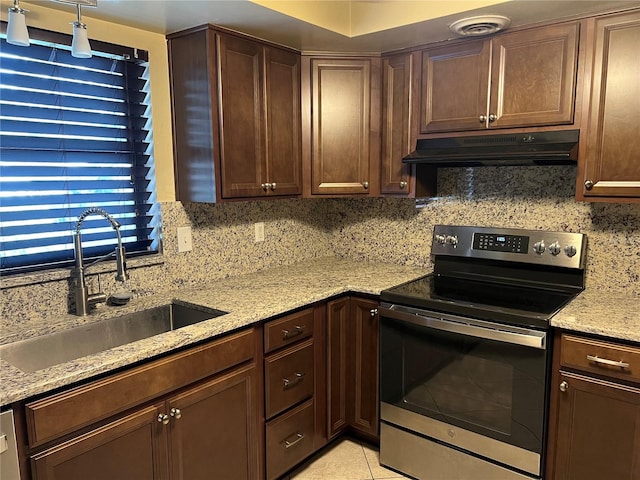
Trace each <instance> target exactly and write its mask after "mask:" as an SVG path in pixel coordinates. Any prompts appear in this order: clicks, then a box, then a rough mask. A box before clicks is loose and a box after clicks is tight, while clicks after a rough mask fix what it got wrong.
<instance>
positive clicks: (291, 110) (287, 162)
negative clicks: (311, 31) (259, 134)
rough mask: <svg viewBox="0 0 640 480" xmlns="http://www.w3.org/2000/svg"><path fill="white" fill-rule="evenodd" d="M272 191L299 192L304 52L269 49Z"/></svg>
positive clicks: (269, 175) (267, 94)
mask: <svg viewBox="0 0 640 480" xmlns="http://www.w3.org/2000/svg"><path fill="white" fill-rule="evenodd" d="M265 82H266V85H265V98H266V105H267V114H266V120H267V123H266V126H265V128H266V132H267V137H268V141H267V145H266V148H267V172H266V177H265V178H266V180H267V183H270V184H271V186H270V187H269V192H270V193H273V194H274V195H298V194H300V193H301V192H302V183H301V177H300V175H301V172H300V169H301V165H302V157H301V144H300V128H301V124H300V55H297V54H295V53H292V52H287V51H284V50H278V49H275V48H269V47H267V48H265Z"/></svg>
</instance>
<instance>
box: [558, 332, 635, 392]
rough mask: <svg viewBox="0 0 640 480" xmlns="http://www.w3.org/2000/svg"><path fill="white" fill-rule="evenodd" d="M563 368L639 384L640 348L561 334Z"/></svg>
mask: <svg viewBox="0 0 640 480" xmlns="http://www.w3.org/2000/svg"><path fill="white" fill-rule="evenodd" d="M561 352H562V354H561V356H560V363H561V365H562V366H563V367H570V368H575V369H578V370H583V371H586V372H592V373H597V374H600V375H606V376H608V377H614V378H619V379H623V380H629V381H632V382H638V383H640V347H632V346H628V345H620V344H616V343H611V342H605V341H601V340H593V339H590V338H580V337H574V336H573V335H566V334H563V335H562V345H561Z"/></svg>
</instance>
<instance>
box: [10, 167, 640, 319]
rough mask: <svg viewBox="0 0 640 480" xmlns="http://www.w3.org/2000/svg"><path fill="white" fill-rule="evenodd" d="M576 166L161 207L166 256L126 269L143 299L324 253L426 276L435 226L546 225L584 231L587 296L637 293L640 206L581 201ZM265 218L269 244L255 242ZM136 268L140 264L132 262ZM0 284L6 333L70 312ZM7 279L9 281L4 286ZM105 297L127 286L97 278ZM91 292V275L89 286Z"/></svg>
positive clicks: (34, 292)
mask: <svg viewBox="0 0 640 480" xmlns="http://www.w3.org/2000/svg"><path fill="white" fill-rule="evenodd" d="M575 174H576V170H575V167H572V166H566V167H560V166H557V167H500V168H495V167H484V168H469V169H441V170H440V171H439V180H438V192H439V196H438V197H437V198H434V199H429V200H425V201H418V202H416V201H415V200H412V199H399V198H374V199H365V198H351V199H295V200H271V201H250V202H232V203H226V204H217V205H214V204H184V205H183V204H182V203H180V202H166V203H163V204H162V205H161V207H162V208H161V210H162V223H163V238H162V243H163V254H162V256H161V258H159V259H158V260H160V261H159V262H156V263H154V264H153V265H149V266H144V267H139V268H131V269H130V274H131V279H130V281H129V284H128V285H127V286H128V288H130V289H133V290H134V291H135V293H136V294H138V295H149V294H153V293H160V292H163V291H167V290H170V289H175V288H181V287H191V286H198V285H203V284H205V283H211V282H212V281H215V280H216V279H220V278H226V277H229V276H236V275H241V274H244V273H251V272H255V271H258V270H263V269H267V268H270V267H273V266H276V265H287V264H293V263H296V262H299V261H302V260H308V259H312V258H319V257H323V256H328V255H335V256H339V257H348V258H353V259H362V260H375V261H383V262H389V263H398V264H403V265H416V266H423V267H425V271H427V270H430V268H431V265H430V258H429V251H430V247H431V230H432V227H433V225H434V224H439V223H442V224H466V225H483V226H503V227H515V228H531V229H548V230H562V231H573V232H582V233H586V234H587V239H588V260H587V288H594V289H595V288H597V289H599V290H602V291H612V292H614V291H615V292H623V293H626V294H629V295H632V296H640V281H639V280H640V278H639V277H640V204H589V203H578V202H575V200H574V194H575V190H574V189H575V187H574V184H575ZM256 222H264V224H265V241H264V242H258V243H256V242H254V223H256ZM187 225H189V226H191V227H192V236H193V251H191V252H186V253H178V251H177V238H176V229H177V227H180V226H187ZM132 264H133V262H132ZM33 278H34V281H33V282H32V283H31V284H29V285H20V286H15V285H13V284H12V283H11V282H4V281H3V286H2V289H1V291H0V292H1V296H2V305H1V311H0V318H1V322H2V323H0V328H1V327H2V325H7V324H11V325H12V326H13V327H14V328H15V326H16V323H20V324H23V325H24V327H25V328H29V324H30V322H31V321H40V322H41V319H42V318H52V317H55V316H56V315H60V314H62V313H66V312H67V311H68V309H69V302H68V300H67V299H68V298H69V279H68V278H62V279H60V276H59V275H58V276H57V277H55V276H54V277H52V276H50V275H42V276H41V277H40V278H38V277H37V276H35V277H33ZM3 280H6V279H3ZM102 281H103V289H104V290H105V291H106V292H107V293H113V292H114V291H116V290H117V289H119V288H121V287H120V286H119V285H116V284H115V282H114V281H113V279H112V275H110V274H109V275H102ZM91 283H92V288H94V287H95V278H92V279H91Z"/></svg>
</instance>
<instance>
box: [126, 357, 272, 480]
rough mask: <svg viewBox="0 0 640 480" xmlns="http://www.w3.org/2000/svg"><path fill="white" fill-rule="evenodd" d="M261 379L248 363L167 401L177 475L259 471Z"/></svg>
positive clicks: (239, 475)
mask: <svg viewBox="0 0 640 480" xmlns="http://www.w3.org/2000/svg"><path fill="white" fill-rule="evenodd" d="M256 381H257V380H256V368H255V366H254V365H249V366H247V367H243V368H240V369H236V370H234V371H232V372H230V373H228V374H226V375H223V376H219V377H216V378H214V379H213V380H211V381H208V382H206V383H203V384H201V385H199V386H196V387H194V388H191V389H189V390H187V391H185V392H184V393H182V394H179V395H176V396H174V397H172V398H171V399H169V400H168V401H167V410H168V413H169V414H170V415H171V420H170V422H169V425H168V426H169V452H170V459H171V472H172V476H171V479H172V480H208V479H211V478H233V479H234V480H236V479H237V480H242V479H257V478H259V477H260V474H259V472H258V464H259V455H260V452H259V449H258V444H259V442H258V423H257V422H258V411H259V410H258V409H259V402H258V398H257V391H256V390H257V387H256ZM114 478H116V477H114ZM121 478H124V477H121ZM128 478H133V477H128Z"/></svg>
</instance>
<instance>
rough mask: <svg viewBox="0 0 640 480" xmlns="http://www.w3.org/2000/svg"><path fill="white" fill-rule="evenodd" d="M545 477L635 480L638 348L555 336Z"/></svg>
mask: <svg viewBox="0 0 640 480" xmlns="http://www.w3.org/2000/svg"><path fill="white" fill-rule="evenodd" d="M554 365H555V368H554V375H553V381H552V390H551V415H550V435H549V437H550V438H549V452H550V453H549V455H548V460H547V462H548V465H547V476H546V478H548V479H550V480H602V479H605V478H606V479H625V480H640V371H639V370H638V368H639V367H640V347H638V346H637V345H632V344H622V343H618V342H612V341H610V340H608V339H600V338H594V337H586V336H582V335H576V334H573V333H557V334H556V339H555V345H554Z"/></svg>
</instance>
